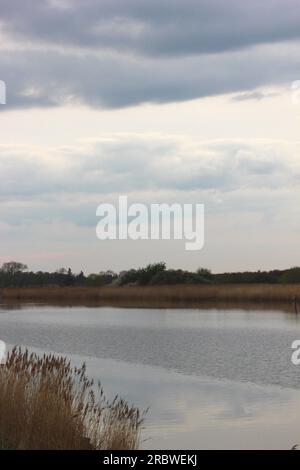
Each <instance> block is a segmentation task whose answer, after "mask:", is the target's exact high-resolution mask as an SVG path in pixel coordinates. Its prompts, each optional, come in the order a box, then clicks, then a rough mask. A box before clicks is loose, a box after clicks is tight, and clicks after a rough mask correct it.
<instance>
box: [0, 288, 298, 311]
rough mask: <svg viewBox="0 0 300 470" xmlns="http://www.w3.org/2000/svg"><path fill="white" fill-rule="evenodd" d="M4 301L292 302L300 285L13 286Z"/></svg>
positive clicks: (156, 303) (140, 303)
mask: <svg viewBox="0 0 300 470" xmlns="http://www.w3.org/2000/svg"><path fill="white" fill-rule="evenodd" d="M0 295H1V297H2V301H4V302H5V301H7V302H9V301H10V302H12V301H17V302H50V303H51V302H52V303H53V302H68V301H69V302H78V303H88V302H90V303H91V302H94V303H95V304H97V303H98V304H106V305H115V304H118V303H119V304H123V305H125V306H126V305H130V306H133V305H137V306H144V307H147V306H148V307H152V306H155V307H159V306H160V305H161V306H162V307H163V306H164V305H168V306H172V304H173V306H177V305H179V306H186V307H189V306H195V305H199V306H201V305H202V304H204V303H208V302H210V303H220V302H223V303H234V302H235V303H240V304H243V303H252V304H255V303H256V304H257V303H261V304H264V303H273V304H276V303H286V304H288V303H293V302H294V301H295V299H300V284H214V285H207V284H205V285H204V284H197V285H195V284H192V285H186V284H185V285H172V286H130V287H115V286H108V287H99V288H92V287H44V288H20V289H18V288H10V289H2V291H1V292H0Z"/></svg>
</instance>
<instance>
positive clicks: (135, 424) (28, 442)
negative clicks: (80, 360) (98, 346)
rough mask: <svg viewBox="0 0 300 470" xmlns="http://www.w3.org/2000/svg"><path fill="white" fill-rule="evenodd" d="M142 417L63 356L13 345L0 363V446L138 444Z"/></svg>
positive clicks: (129, 446) (99, 447) (123, 446)
mask: <svg viewBox="0 0 300 470" xmlns="http://www.w3.org/2000/svg"><path fill="white" fill-rule="evenodd" d="M143 418H144V416H143V415H141V414H140V412H139V410H138V409H137V408H135V407H133V406H129V405H128V404H127V403H126V402H125V401H123V400H122V399H119V398H118V397H115V398H114V400H113V401H111V402H109V401H108V400H107V399H106V398H105V396H104V393H103V390H102V388H101V386H100V383H98V384H97V387H95V385H94V383H93V380H90V379H89V378H88V377H87V375H86V368H85V365H83V366H82V367H79V368H77V367H73V366H71V364H70V362H69V361H68V360H67V359H66V358H65V357H61V356H55V355H52V354H47V355H46V354H44V355H43V356H42V357H40V356H38V355H36V354H35V353H31V354H29V352H28V351H27V350H25V351H22V350H21V349H17V348H14V349H13V350H12V352H11V353H10V354H9V356H8V360H7V363H6V364H5V365H3V366H1V367H0V448H6V449H72V450H73V449H74V450H76V449H91V450H93V449H94V450H102V449H106V450H112V449H120V450H132V449H137V448H138V446H139V441H140V434H141V426H142V422H143Z"/></svg>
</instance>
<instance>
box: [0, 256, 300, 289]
mask: <svg viewBox="0 0 300 470" xmlns="http://www.w3.org/2000/svg"><path fill="white" fill-rule="evenodd" d="M226 283H228V284H254V283H255V284H257V283H264V284H276V283H279V284H284V283H285V284H287V283H300V267H293V268H290V269H285V270H279V269H277V270H272V271H245V272H228V273H221V274H213V273H212V272H211V271H210V270H209V269H205V268H199V269H198V270H197V271H196V272H191V271H186V270H182V269H167V267H166V263H164V262H161V263H153V264H149V265H148V266H146V267H142V268H138V269H130V270H128V271H121V272H120V273H115V272H113V271H100V272H99V273H94V274H88V275H85V274H84V273H83V271H81V272H80V273H73V272H72V270H71V269H70V268H60V269H58V270H56V271H55V272H47V271H37V272H33V271H30V270H29V269H28V266H27V265H26V264H23V263H20V262H16V261H10V262H6V263H4V264H3V265H2V267H1V268H0V287H1V288H4V287H51V286H53V287H57V286H58V287H64V286H74V287H76V286H80V287H101V286H105V285H115V286H130V285H141V286H145V285H171V284H173V285H174V284H226Z"/></svg>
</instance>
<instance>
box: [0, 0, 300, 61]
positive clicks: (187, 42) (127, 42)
mask: <svg viewBox="0 0 300 470" xmlns="http://www.w3.org/2000/svg"><path fill="white" fill-rule="evenodd" d="M0 6H1V18H2V22H3V24H4V26H3V27H4V30H5V31H6V32H7V33H8V34H10V35H11V36H13V37H14V38H17V39H22V40H24V39H27V40H30V41H34V42H37V43H40V42H42V43H46V44H58V45H62V46H63V47H67V46H69V47H74V46H75V47H81V48H82V47H83V48H96V49H103V48H107V49H109V50H117V51H126V52H131V53H134V54H136V53H139V54H141V55H153V56H157V55H164V56H172V55H173V56H174V55H187V54H203V53H205V54H206V53H215V52H223V51H228V50H233V49H234V50H236V49H239V48H242V47H246V46H252V45H256V44H263V43H273V42H279V41H280V42H281V41H288V40H293V39H299V38H300V29H299V22H300V6H299V2H298V1H297V0H268V2H261V1H260V0H253V1H251V2H241V1H239V0H227V1H226V2H220V1H219V0H185V1H182V0H172V2H170V0H151V1H149V0H114V1H111V0H65V1H62V2H57V1H53V0H52V1H50V0H26V2H24V1H20V0H1V2H0Z"/></svg>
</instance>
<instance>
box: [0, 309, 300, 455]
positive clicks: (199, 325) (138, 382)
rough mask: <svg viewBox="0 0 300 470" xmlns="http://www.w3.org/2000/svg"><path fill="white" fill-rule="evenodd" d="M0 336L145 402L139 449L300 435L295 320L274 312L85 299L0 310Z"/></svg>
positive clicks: (271, 441)
mask: <svg viewBox="0 0 300 470" xmlns="http://www.w3.org/2000/svg"><path fill="white" fill-rule="evenodd" d="M0 339H2V340H4V341H6V342H7V343H8V344H18V345H22V346H28V347H30V348H31V349H38V350H43V351H45V350H46V351H54V352H59V353H65V354H68V355H70V357H71V358H72V361H74V362H75V363H82V362H83V361H86V363H87V366H88V372H89V373H90V374H91V375H93V376H95V377H97V378H99V379H100V380H101V382H102V385H103V386H104V389H105V391H106V394H107V395H110V394H117V393H118V394H121V395H122V396H123V397H124V398H125V399H127V400H128V401H130V402H133V403H134V404H136V405H138V406H139V407H141V408H147V407H150V411H149V413H148V416H147V420H146V429H145V432H144V439H145V441H144V443H143V447H145V448H162V449H163V448H173V449H176V448H202V449H211V448H219V449H221V448H290V447H291V446H292V445H293V444H295V443H297V442H299V443H300V390H299V387H300V366H294V365H293V364H292V363H291V353H292V350H291V344H292V342H293V341H294V340H295V339H300V318H299V316H298V317H297V316H296V315H292V314H288V313H281V312H275V311H274V312H273V311H272V312H271V311H270V312H266V311H262V312H258V311H253V312H252V311H247V312H246V311H242V310H233V311H228V310H224V311H223V310H185V309H178V310H159V309H151V310H146V309H121V308H107V307H105V308H103V307H99V308H85V307H73V308H70V307H67V308H63V307H59V308H57V307H43V306H27V307H26V308H19V309H17V308H16V309H10V310H7V309H6V308H5V307H2V309H0Z"/></svg>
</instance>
